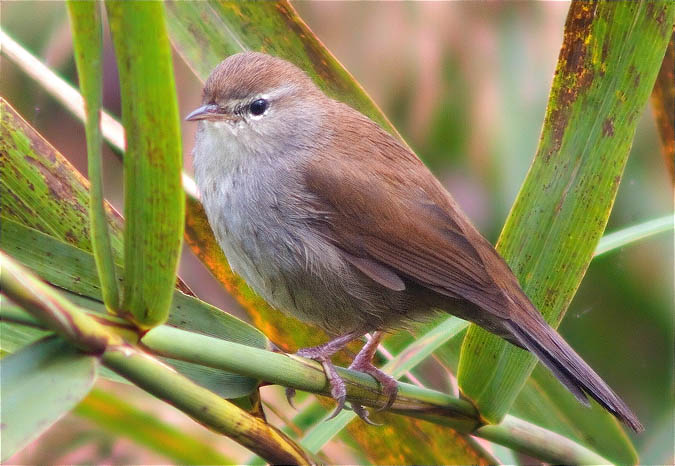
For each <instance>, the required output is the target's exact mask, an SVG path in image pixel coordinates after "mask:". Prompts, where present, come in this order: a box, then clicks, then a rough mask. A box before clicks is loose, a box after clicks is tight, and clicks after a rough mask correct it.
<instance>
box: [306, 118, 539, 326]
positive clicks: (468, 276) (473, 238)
mask: <svg viewBox="0 0 675 466" xmlns="http://www.w3.org/2000/svg"><path fill="white" fill-rule="evenodd" d="M349 115H350V119H345V114H344V113H343V114H342V115H341V118H342V119H343V122H344V123H346V124H345V125H344V126H342V129H340V128H338V129H336V132H335V134H334V135H333V138H332V139H331V140H330V142H329V143H328V144H327V146H326V147H325V151H326V156H327V158H328V160H325V159H324V160H322V162H321V163H311V162H310V163H309V165H308V167H307V178H306V182H307V187H308V189H309V190H310V192H312V193H313V194H314V195H315V196H316V202H318V203H319V205H318V206H317V208H318V209H321V211H322V212H326V213H327V215H326V216H325V217H324V220H323V221H322V222H321V225H320V226H319V228H321V230H322V233H323V234H324V235H325V236H327V237H328V238H330V239H331V240H332V241H333V242H334V243H335V244H336V246H338V247H339V248H340V249H342V250H344V251H346V252H347V253H348V254H350V255H352V256H355V257H357V258H362V259H363V260H366V261H374V262H376V263H377V264H379V266H380V267H381V268H389V269H391V273H392V274H394V275H401V276H404V277H407V278H408V279H411V280H414V281H415V282H417V283H419V284H421V285H423V286H425V287H427V288H429V289H431V290H434V291H436V292H438V293H441V294H444V295H446V296H450V297H453V298H462V299H465V300H467V301H470V302H472V303H474V304H475V305H477V306H479V307H481V308H483V309H485V310H489V311H491V312H492V313H494V314H496V315H499V316H501V317H504V318H506V317H508V315H509V308H511V307H513V303H512V298H511V297H510V296H508V295H509V294H510V293H505V292H504V291H505V288H504V287H505V286H509V285H512V284H513V282H514V281H515V278H514V277H513V275H512V274H511V272H510V270H509V269H508V267H507V266H506V264H505V263H504V261H503V260H502V259H501V258H500V257H499V256H498V255H497V253H496V252H495V251H494V249H493V248H492V246H491V245H490V244H489V243H488V242H487V241H486V240H485V239H483V237H482V236H481V235H480V233H478V232H477V231H476V229H475V228H474V227H473V225H471V223H470V222H469V221H468V219H466V217H465V216H464V215H463V214H462V213H461V211H459V209H458V208H457V206H456V204H455V203H454V201H453V200H452V198H451V197H450V196H449V194H448V193H447V192H446V191H445V189H444V188H443V187H442V186H441V185H440V183H439V182H438V181H437V180H436V179H435V178H434V176H433V175H432V174H431V173H430V172H429V170H428V169H427V168H426V167H425V166H424V165H423V164H422V162H421V161H420V160H419V159H418V158H417V157H416V156H415V155H414V154H412V153H411V152H410V151H409V150H408V149H407V148H406V147H404V146H403V145H402V144H400V143H398V142H397V141H396V140H395V139H394V138H392V137H391V136H390V135H389V134H387V133H385V132H384V131H383V130H381V129H380V128H379V127H378V126H377V125H375V124H374V123H373V122H371V121H370V120H368V119H367V118H365V117H363V116H362V115H360V114H358V113H357V112H354V111H351V112H349ZM347 150H348V151H347ZM516 287H517V284H516ZM525 299H527V298H525Z"/></svg>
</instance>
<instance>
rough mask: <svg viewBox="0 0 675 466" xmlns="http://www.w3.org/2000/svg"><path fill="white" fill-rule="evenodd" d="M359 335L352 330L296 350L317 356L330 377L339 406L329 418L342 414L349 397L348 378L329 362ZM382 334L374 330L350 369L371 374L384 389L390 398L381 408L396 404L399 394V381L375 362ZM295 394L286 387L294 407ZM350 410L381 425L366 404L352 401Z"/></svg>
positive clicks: (301, 353)
mask: <svg viewBox="0 0 675 466" xmlns="http://www.w3.org/2000/svg"><path fill="white" fill-rule="evenodd" d="M359 336H361V335H359V334H354V333H350V334H347V335H343V336H341V337H338V338H336V339H335V340H331V341H329V342H328V343H326V344H323V345H320V346H315V347H312V348H303V349H301V350H299V351H298V352H297V353H296V354H297V355H298V356H302V357H305V358H309V359H314V360H315V361H318V362H320V363H321V365H322V366H323V370H324V373H325V374H326V378H327V379H328V383H329V385H330V393H331V396H332V397H333V398H334V399H335V401H336V402H337V407H336V408H335V410H334V411H333V413H332V414H331V415H330V416H329V417H328V419H333V418H334V417H335V416H337V415H338V414H339V413H340V411H342V409H344V408H345V400H346V398H347V387H346V385H345V381H344V380H343V379H342V378H341V377H340V376H339V375H338V373H337V370H336V369H335V366H334V365H333V363H332V362H331V361H330V357H331V356H332V355H333V354H335V353H337V352H338V351H339V350H341V349H342V348H344V346H345V345H347V344H348V343H349V342H351V341H352V340H355V339H356V338H358V337H359ZM382 336H383V333H382V332H375V334H374V335H373V338H371V339H370V341H368V343H366V344H365V345H364V346H363V348H362V349H361V351H359V354H357V355H356V357H355V358H354V361H353V362H352V363H351V365H350V366H349V369H351V370H354V371H358V372H363V373H366V374H368V375H370V376H371V377H373V378H374V379H375V380H376V381H377V382H378V383H379V384H380V386H381V388H382V392H383V393H384V395H386V397H387V402H386V403H385V405H384V406H383V407H382V408H380V409H379V411H381V410H384V409H389V408H390V407H391V406H392V405H393V404H394V401H395V400H396V395H397V393H398V383H397V382H396V380H395V379H394V378H392V377H391V376H389V375H387V374H385V373H384V372H382V371H381V370H379V369H378V368H377V367H375V366H374V365H373V363H372V359H373V355H374V354H375V350H376V349H377V346H378V345H379V343H380V341H381V340H382ZM293 396H295V389H293V388H287V389H286V398H287V399H288V403H289V404H290V405H291V406H293ZM351 409H352V410H353V411H354V413H356V414H357V415H358V416H359V417H360V418H361V419H362V420H363V421H364V422H366V423H368V424H371V425H378V424H375V423H374V422H373V421H372V420H371V419H370V417H369V416H368V410H367V409H366V408H365V407H363V406H361V405H358V404H355V403H352V406H351ZM328 419H327V420H328Z"/></svg>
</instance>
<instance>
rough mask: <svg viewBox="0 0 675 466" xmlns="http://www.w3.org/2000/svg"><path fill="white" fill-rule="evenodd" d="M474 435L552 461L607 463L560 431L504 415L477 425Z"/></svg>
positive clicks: (547, 461)
mask: <svg viewBox="0 0 675 466" xmlns="http://www.w3.org/2000/svg"><path fill="white" fill-rule="evenodd" d="M474 435H476V436H477V437H481V438H484V439H485V440H489V441H491V442H494V443H497V444H499V445H504V446H506V447H509V448H512V449H514V450H517V451H520V452H522V453H525V454H526V455H529V456H532V457H533V458H537V459H539V460H542V461H544V462H546V463H553V464H559V463H563V464H610V462H609V461H607V460H606V459H605V458H603V457H602V456H600V455H598V454H597V453H595V452H593V451H591V450H589V449H588V448H586V447H584V446H582V445H579V444H578V443H575V442H572V441H570V440H569V439H567V438H565V437H563V436H562V435H559V434H556V433H555V432H551V431H550V430H546V429H544V428H542V427H539V426H537V425H534V424H531V423H529V422H527V421H524V420H522V419H518V418H516V417H513V416H510V415H507V416H506V417H505V418H504V420H503V421H502V422H501V423H500V424H496V425H486V426H483V427H479V428H478V430H477V431H476V432H475V433H474Z"/></svg>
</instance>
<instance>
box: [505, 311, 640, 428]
mask: <svg viewBox="0 0 675 466" xmlns="http://www.w3.org/2000/svg"><path fill="white" fill-rule="evenodd" d="M530 322H532V321H530ZM506 327H507V328H508V329H509V330H511V332H512V334H513V335H514V336H515V337H516V338H517V339H518V340H519V341H520V343H522V345H523V346H524V347H526V348H527V349H528V350H530V351H531V352H532V353H534V354H535V355H536V356H537V357H538V358H539V359H540V360H541V362H542V363H543V364H544V365H546V367H548V368H549V369H550V370H551V372H553V374H554V375H555V376H556V377H557V378H558V380H560V382H561V383H562V384H563V385H565V387H567V388H568V389H569V391H570V392H572V394H574V396H575V397H576V398H577V399H578V400H579V401H580V402H582V403H583V404H585V405H587V406H588V400H587V399H586V396H585V394H584V392H585V393H586V394H588V395H590V396H591V397H592V398H593V399H595V400H596V401H597V402H598V403H600V404H601V405H602V406H603V407H604V408H605V409H607V410H608V411H609V412H611V413H612V414H613V415H614V416H616V417H617V418H619V419H620V420H621V421H623V422H624V423H625V424H626V425H628V426H629V427H630V428H631V429H633V430H634V431H635V432H642V431H643V430H644V427H643V426H642V424H640V421H639V420H638V418H637V416H635V414H633V412H632V411H631V410H630V408H628V406H627V405H626V403H624V402H623V400H621V398H619V396H618V395H617V394H616V393H614V392H613V391H612V389H611V388H609V386H608V385H607V384H606V383H605V381H604V380H602V379H601V378H600V376H599V375H598V374H596V373H595V371H593V369H591V367H590V366H589V365H588V364H586V362H585V361H584V360H583V359H581V357H580V356H579V355H578V354H577V353H576V352H575V351H574V350H573V349H572V348H571V347H570V345H568V344H567V342H565V340H563V339H562V337H561V336H560V335H558V333H557V332H556V331H555V330H553V329H552V328H551V327H550V326H549V325H548V324H547V323H546V322H545V321H544V320H543V319H536V320H535V321H533V322H532V323H529V325H527V327H530V328H527V327H526V326H524V325H519V324H517V323H515V322H513V321H508V322H506Z"/></svg>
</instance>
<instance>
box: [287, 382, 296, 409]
mask: <svg viewBox="0 0 675 466" xmlns="http://www.w3.org/2000/svg"><path fill="white" fill-rule="evenodd" d="M285 392H286V401H288V404H289V405H291V408H293V409H297V408H296V407H295V405H294V404H293V398H295V388H293V387H286V390H285Z"/></svg>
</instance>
